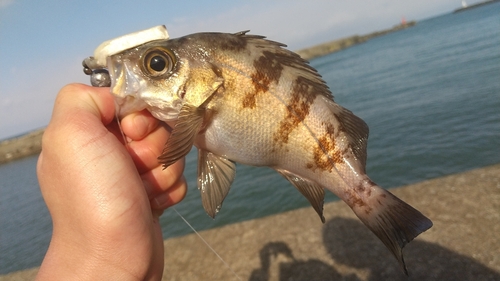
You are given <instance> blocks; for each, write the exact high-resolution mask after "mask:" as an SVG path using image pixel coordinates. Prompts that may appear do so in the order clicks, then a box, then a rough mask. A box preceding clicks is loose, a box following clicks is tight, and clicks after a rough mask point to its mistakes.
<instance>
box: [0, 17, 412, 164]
mask: <svg viewBox="0 0 500 281" xmlns="http://www.w3.org/2000/svg"><path fill="white" fill-rule="evenodd" d="M415 24H416V22H415V21H410V22H408V23H404V24H399V25H396V26H394V27H392V28H389V29H385V30H382V31H377V32H372V33H369V34H365V35H354V36H350V37H347V38H343V39H338V40H334V41H329V42H326V43H323V44H319V45H316V46H312V47H309V48H305V49H301V50H298V51H296V53H297V54H299V55H300V56H301V57H302V58H304V59H305V60H311V59H314V58H318V57H321V56H325V55H328V54H331V53H334V52H338V51H341V50H343V49H346V48H348V47H351V46H354V45H356V44H361V43H364V42H366V41H368V40H370V39H372V38H374V37H378V36H382V35H385V34H388V33H391V32H395V31H399V30H402V29H406V28H408V27H411V26H414V25H415ZM44 131H45V128H43V129H38V130H34V131H32V132H29V133H27V134H24V135H21V136H19V137H14V138H11V139H7V140H3V141H0V164H3V163H7V162H9V161H13V160H16V159H21V158H23V157H27V156H30V155H34V154H37V153H40V151H42V136H43V132H44Z"/></svg>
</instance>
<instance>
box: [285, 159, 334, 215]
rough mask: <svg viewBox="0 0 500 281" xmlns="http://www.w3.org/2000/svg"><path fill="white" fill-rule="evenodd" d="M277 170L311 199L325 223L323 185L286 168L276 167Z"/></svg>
mask: <svg viewBox="0 0 500 281" xmlns="http://www.w3.org/2000/svg"><path fill="white" fill-rule="evenodd" d="M276 171H278V173H280V174H281V175H282V176H284V177H285V178H286V179H287V180H288V181H289V182H290V183H292V184H293V186H295V187H296V188H297V189H298V190H299V191H300V193H302V195H304V196H305V197H306V198H307V200H309V202H310V203H311V205H312V207H313V208H314V210H315V211H316V213H318V215H319V218H320V219H321V221H322V222H323V223H325V217H324V216H323V203H324V201H325V190H324V189H323V187H321V186H319V185H318V184H317V183H315V182H312V181H310V180H306V179H304V178H301V177H299V176H297V175H295V174H292V173H290V172H288V171H286V170H280V169H276Z"/></svg>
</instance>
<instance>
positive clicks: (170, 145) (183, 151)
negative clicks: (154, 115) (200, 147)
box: [158, 104, 205, 169]
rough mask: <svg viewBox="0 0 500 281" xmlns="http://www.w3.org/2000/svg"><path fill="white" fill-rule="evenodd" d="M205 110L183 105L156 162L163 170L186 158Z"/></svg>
mask: <svg viewBox="0 0 500 281" xmlns="http://www.w3.org/2000/svg"><path fill="white" fill-rule="evenodd" d="M204 114H205V109H203V108H200V107H195V106H192V105H189V104H184V105H183V106H182V108H181V111H180V113H179V117H178V119H177V122H176V123H175V125H174V129H173V130H172V134H171V135H170V138H169V139H168V140H167V143H166V144H165V147H164V148H163V152H162V154H161V155H160V157H158V160H159V162H160V163H161V164H163V168H164V169H165V168H167V167H168V166H170V165H172V164H173V163H175V162H176V161H177V160H179V159H181V158H182V157H184V156H186V155H187V154H188V153H189V151H190V150H191V147H192V146H193V143H194V140H195V138H196V135H197V134H198V132H199V131H200V129H201V125H202V123H203V116H204Z"/></svg>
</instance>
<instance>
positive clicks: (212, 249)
mask: <svg viewBox="0 0 500 281" xmlns="http://www.w3.org/2000/svg"><path fill="white" fill-rule="evenodd" d="M170 208H172V209H173V210H174V211H175V212H176V213H177V215H179V217H181V219H182V220H183V221H184V222H185V223H186V224H187V225H188V226H189V227H190V228H191V230H193V232H194V233H196V235H198V237H199V238H200V239H201V241H203V243H205V245H207V247H208V248H209V249H210V250H211V251H212V252H213V253H214V254H215V255H216V256H217V257H218V258H219V259H220V260H221V261H222V263H224V265H225V266H226V267H227V268H229V270H231V272H232V273H233V274H234V276H236V278H238V280H242V279H241V278H240V277H239V276H238V274H236V272H234V270H233V269H232V268H231V267H230V266H229V264H227V263H226V262H225V261H224V259H222V257H221V256H220V255H219V254H218V253H217V252H216V251H215V250H214V248H212V246H210V244H208V242H207V241H206V240H205V239H203V237H202V236H201V235H200V234H199V233H198V231H196V229H194V227H193V226H192V225H191V224H190V223H189V222H188V221H187V220H186V219H185V218H184V217H183V216H182V215H181V214H180V213H179V212H178V211H177V209H176V208H175V207H173V206H172V207H170Z"/></svg>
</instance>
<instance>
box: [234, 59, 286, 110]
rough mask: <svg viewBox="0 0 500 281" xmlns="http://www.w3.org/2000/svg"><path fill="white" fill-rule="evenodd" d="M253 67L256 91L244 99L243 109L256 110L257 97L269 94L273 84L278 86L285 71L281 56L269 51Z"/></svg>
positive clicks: (253, 81) (252, 76) (253, 80)
mask: <svg viewBox="0 0 500 281" xmlns="http://www.w3.org/2000/svg"><path fill="white" fill-rule="evenodd" d="M253 66H254V68H255V70H256V71H255V72H254V73H252V74H251V76H250V78H251V79H252V80H251V81H252V85H253V87H254V91H251V92H249V93H248V94H246V95H245V97H244V98H243V108H251V109H253V108H255V105H256V96H257V95H259V94H264V93H266V92H268V91H269V86H270V84H271V83H275V85H277V84H278V82H279V80H280V77H281V72H282V71H283V65H282V63H281V59H280V56H279V55H278V54H274V53H271V52H269V51H265V52H262V56H261V57H259V58H258V59H256V60H255V61H254V62H253Z"/></svg>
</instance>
